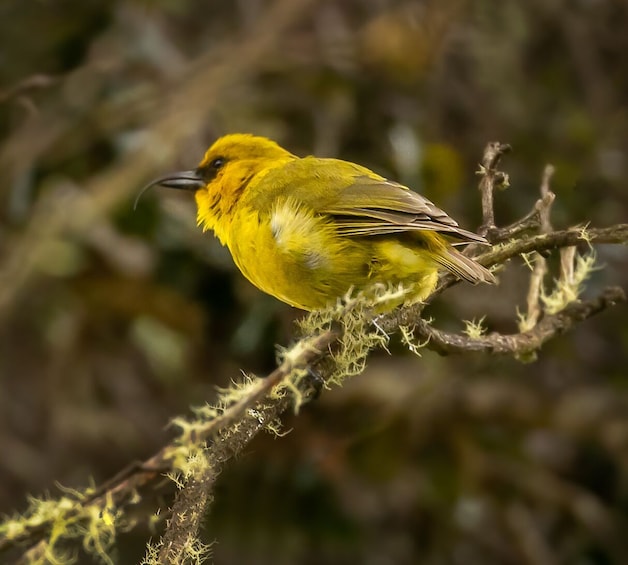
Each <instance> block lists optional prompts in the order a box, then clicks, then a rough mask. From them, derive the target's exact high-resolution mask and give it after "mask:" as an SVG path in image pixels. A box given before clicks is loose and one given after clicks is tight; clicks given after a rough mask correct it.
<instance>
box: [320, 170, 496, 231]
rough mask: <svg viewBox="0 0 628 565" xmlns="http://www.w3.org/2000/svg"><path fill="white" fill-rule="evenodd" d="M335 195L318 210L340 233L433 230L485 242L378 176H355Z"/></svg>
mask: <svg viewBox="0 0 628 565" xmlns="http://www.w3.org/2000/svg"><path fill="white" fill-rule="evenodd" d="M336 196H337V198H336V200H335V201H334V202H330V203H328V204H327V205H326V206H324V207H323V208H322V209H321V210H320V212H322V213H325V214H329V215H330V216H332V217H333V219H334V223H335V224H336V225H337V228H338V232H339V233H340V234H342V235H347V236H369V235H382V234H392V233H400V232H404V231H435V232H440V233H443V234H445V235H449V236H451V237H453V238H455V239H459V240H461V241H463V242H469V243H470V242H476V243H486V239H484V238H483V237H482V236H480V235H477V234H475V233H473V232H471V231H468V230H465V229H463V228H461V227H460V226H459V225H458V223H457V222H456V221H455V220H453V219H452V218H450V217H449V216H448V215H447V214H446V213H445V212H444V211H443V210H441V209H440V208H438V207H437V206H435V205H434V204H433V203H432V202H430V201H429V200H428V199H427V198H424V197H423V196H421V195H420V194H417V193H416V192H413V191H412V190H410V189H408V188H406V187H405V186H403V185H400V184H398V183H395V182H392V181H389V180H386V179H383V178H381V177H376V176H375V177H371V176H368V175H359V176H356V177H354V179H353V183H352V184H350V185H349V186H347V187H346V188H344V189H343V190H341V191H339V192H338V193H337V195H336Z"/></svg>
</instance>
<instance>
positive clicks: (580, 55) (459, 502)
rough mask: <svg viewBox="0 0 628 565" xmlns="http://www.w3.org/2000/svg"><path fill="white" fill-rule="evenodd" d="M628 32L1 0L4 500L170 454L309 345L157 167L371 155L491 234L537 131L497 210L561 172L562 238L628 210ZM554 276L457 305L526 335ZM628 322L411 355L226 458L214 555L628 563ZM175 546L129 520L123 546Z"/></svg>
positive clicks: (346, 0)
mask: <svg viewBox="0 0 628 565" xmlns="http://www.w3.org/2000/svg"><path fill="white" fill-rule="evenodd" d="M626 29H628V4H627V3H626V2H625V1H624V0H527V1H526V2H519V1H514V0H503V1H501V2H495V1H493V0H466V1H465V0H416V1H410V0H335V1H333V0H318V1H314V0H284V1H271V0H212V1H210V0H205V1H201V0H178V1H174V0H136V1H133V0H127V1H111V0H106V1H105V0H91V1H78V0H32V1H29V2H24V1H18V0H4V1H3V2H2V3H0V199H1V205H0V454H1V455H0V512H5V513H10V512H13V511H16V510H20V509H23V508H24V507H25V505H26V497H27V494H29V493H31V494H42V493H46V492H49V493H51V494H52V495H54V493H55V492H57V491H56V487H55V482H57V481H58V482H59V483H61V484H63V485H66V486H70V487H76V488H80V487H84V486H87V485H88V484H90V482H91V481H92V480H94V481H96V482H101V481H103V480H105V479H107V478H108V477H110V476H112V475H113V474H114V473H115V472H116V471H118V470H120V469H121V468H122V467H123V466H125V465H126V464H128V463H129V462H131V461H133V460H137V459H141V458H144V457H147V456H149V455H150V454H151V453H153V452H154V451H156V450H157V449H158V448H159V447H160V446H161V445H163V444H164V442H166V441H167V440H168V439H169V438H171V437H172V435H173V431H172V430H171V429H168V428H167V424H168V422H169V420H170V419H171V418H172V417H174V416H176V415H180V414H185V413H187V412H188V410H189V407H190V406H193V405H199V404H203V403H204V402H206V401H211V400H212V399H213V398H215V394H216V392H215V391H216V386H221V385H225V384H226V383H228V382H229V381H230V380H232V379H237V378H238V377H239V374H240V370H241V369H243V370H245V371H247V372H253V373H256V374H260V375H263V374H264V373H266V372H268V371H269V370H271V369H272V368H273V366H274V360H275V351H276V350H275V345H276V344H286V343H289V342H290V340H291V339H292V337H291V336H292V335H293V331H294V330H293V320H294V319H295V318H298V317H299V316H301V315H302V313H300V312H298V311H296V310H294V309H291V308H289V307H288V306H286V305H283V304H281V303H279V302H277V301H276V300H274V299H272V298H270V297H267V296H264V295H262V294H261V293H260V292H258V291H257V290H256V289H254V288H253V287H252V286H251V285H250V284H249V283H248V282H246V281H245V280H244V279H243V277H242V276H241V275H240V274H239V273H238V272H237V270H236V269H235V267H234V265H233V263H232V262H231V259H230V257H229V255H228V253H227V252H226V250H225V249H223V248H221V247H220V245H219V244H218V242H217V241H216V240H214V239H213V237H212V236H211V234H202V233H201V232H200V230H198V229H197V228H196V225H195V211H194V207H193V203H192V201H191V199H190V197H189V195H188V194H178V193H174V191H173V192H169V191H167V190H165V189H156V190H154V191H152V192H151V193H149V194H147V195H146V196H144V197H143V199H142V200H141V201H140V203H139V205H138V207H137V209H136V210H133V198H134V196H135V195H136V194H137V192H138V190H139V189H140V188H141V186H142V185H143V184H144V183H146V182H148V181H149V180H150V179H151V178H153V177H155V176H158V175H161V174H164V173H167V172H169V171H172V170H177V169H188V168H192V167H193V166H195V164H196V163H197V162H198V161H199V160H200V158H201V156H202V154H203V152H204V150H205V149H206V147H207V146H208V145H209V144H211V142H212V141H213V140H214V139H215V138H216V137H217V136H219V135H221V134H223V133H228V132H236V131H242V132H252V133H257V134H262V135H266V136H269V137H272V138H274V139H276V140H277V141H279V142H280V143H281V144H283V145H284V146H286V147H287V148H289V149H290V150H292V151H293V152H295V153H298V154H301V155H306V154H310V153H314V154H317V155H319V156H335V157H340V158H344V159H348V160H353V161H357V162H360V163H362V164H364V165H367V166H369V167H371V168H373V169H375V170H376V171H378V172H380V173H382V174H384V175H386V176H389V177H391V178H393V179H396V180H400V181H402V182H404V183H406V184H408V185H409V186H411V187H413V188H415V189H416V190H418V191H420V192H421V193H423V194H424V195H426V196H427V197H429V198H431V199H432V200H434V201H435V202H437V203H438V204H439V205H440V206H441V207H443V208H445V209H446V210H447V211H448V212H449V213H450V214H451V215H452V216H454V217H456V218H457V219H458V220H459V221H460V223H462V224H463V225H464V226H466V227H469V228H475V227H477V226H478V224H479V223H480V207H479V198H478V193H477V189H476V186H477V177H476V175H475V171H476V170H477V168H478V166H477V163H478V162H479V160H480V158H481V153H482V149H483V146H484V145H485V143H486V142H487V141H490V140H494V139H497V140H499V141H502V142H508V143H511V144H512V145H513V148H514V152H513V154H512V155H510V156H508V157H507V158H506V160H505V161H504V163H503V165H504V168H505V169H506V170H507V171H508V172H509V173H510V175H511V187H510V188H509V189H508V190H507V191H505V192H502V193H499V194H498V195H497V219H498V222H499V223H501V224H505V223H509V222H511V221H513V220H515V219H516V218H517V217H519V216H521V215H522V214H524V213H525V212H527V211H528V210H529V209H530V208H531V206H532V205H533V204H534V202H535V200H536V198H537V194H538V185H539V181H540V176H541V172H542V169H543V167H544V165H545V164H546V163H547V162H551V163H553V164H554V165H555V166H556V175H555V178H554V183H553V187H554V190H555V192H556V193H557V201H556V205H555V208H554V213H553V222H554V225H555V226H556V227H567V226H569V225H574V224H580V223H586V222H590V223H591V224H593V225H596V226H606V225H610V224H613V223H617V222H625V221H626V217H627V212H628V184H627V172H628V157H627V155H628V105H627V103H628V55H627V54H628V34H627V33H626ZM598 256H599V264H600V267H601V269H600V270H599V271H597V272H596V273H595V274H594V276H593V277H592V279H591V280H590V283H589V285H588V287H587V291H586V292H587V294H594V293H595V292H596V291H599V290H600V289H601V288H602V287H603V286H605V285H608V284H617V285H620V286H623V287H624V288H626V287H627V286H628V256H627V251H626V249H625V248H622V247H610V246H607V247H600V248H598ZM552 260H555V259H552ZM527 280H528V271H527V270H526V268H525V267H524V266H523V264H522V262H520V261H519V262H516V261H514V262H513V263H512V265H510V266H509V268H508V269H507V270H506V272H505V273H504V274H503V276H502V282H501V285H500V286H499V287H498V288H497V289H486V288H473V287H469V286H464V287H463V286H460V287H459V288H456V289H455V290H453V291H452V292H450V293H447V294H446V295H444V296H443V297H442V298H440V299H439V301H438V302H437V303H435V304H434V305H432V306H431V307H430V310H429V313H430V315H432V316H434V318H435V320H436V323H437V324H438V325H439V326H440V327H444V328H448V329H457V330H460V329H461V328H462V327H463V324H462V322H461V320H463V319H473V318H475V319H479V318H481V317H482V316H486V320H485V324H486V325H487V326H488V327H489V328H490V329H492V330H499V331H503V332H513V331H516V313H517V308H522V307H523V306H524V304H525V293H526V285H527ZM549 282H550V281H549V280H548V283H549ZM626 315H627V311H626V307H625V306H620V307H617V308H615V309H614V310H612V311H609V312H606V313H604V314H603V315H600V316H599V317H597V318H595V319H592V320H590V321H587V322H586V323H585V324H583V325H582V326H581V327H578V328H577V329H576V330H575V331H573V332H571V333H569V334H567V335H565V336H562V337H560V338H558V339H556V340H554V341H553V342H552V343H550V344H548V345H547V346H546V347H545V348H544V349H543V351H542V352H541V353H540V355H539V358H538V360H537V361H536V362H534V363H531V364H520V363H518V362H517V361H515V360H512V359H504V358H495V357H488V356H467V357H463V358H454V357H452V358H442V357H439V356H438V355H436V354H433V353H430V352H429V351H426V350H424V352H423V356H422V357H421V358H417V357H415V356H413V355H411V354H410V353H408V352H407V351H406V350H404V348H403V347H401V346H400V345H399V344H397V343H395V342H393V343H392V344H391V349H392V353H393V354H392V355H391V356H389V355H387V354H385V353H377V354H374V355H373V357H372V359H371V362H370V364H369V367H368V369H367V371H366V372H365V374H364V375H361V376H359V377H356V378H355V379H353V380H352V381H351V382H350V383H349V384H348V385H346V386H345V387H344V388H343V389H335V390H330V391H325V392H324V393H323V394H322V396H321V397H320V398H319V399H318V400H317V401H316V402H313V403H311V404H310V405H308V406H306V407H304V408H303V409H302V411H301V413H300V414H299V415H298V417H291V416H288V417H287V418H286V423H285V425H286V429H289V430H291V431H290V433H289V434H288V435H286V436H285V437H282V438H276V437H273V436H270V435H265V436H262V437H259V438H256V440H255V441H254V442H253V443H252V444H251V445H250V446H249V448H248V449H247V450H246V451H245V453H244V454H243V455H242V456H240V457H239V458H238V459H237V460H235V461H233V462H231V464H230V465H229V466H228V467H227V468H226V469H225V471H224V472H223V474H222V476H221V477H220V480H219V483H218V484H217V487H216V492H215V504H214V506H213V507H212V510H211V513H210V515H209V516H208V519H207V526H206V532H205V539H206V540H207V541H212V540H217V543H216V544H215V545H214V549H213V554H214V557H213V560H214V562H215V563H238V564H265V563H269V564H270V563H273V564H283V563H285V564H307V563H312V564H313V563H317V564H334V565H335V564H345V563H347V564H349V563H352V564H353V563H365V564H371V565H388V564H415V563H421V564H439V565H440V564H452V565H453V564H455V565H458V564H459V565H475V564H478V565H479V564H482V565H492V564H512V565H519V564H522V565H525V564H529V565H537V564H538V565H559V564H578V565H607V564H617V565H620V564H622V563H628V542H627V541H626V540H627V539H628V388H627V385H628V378H627V367H628V353H627V351H628V326H627V325H626ZM163 504H164V505H167V501H163ZM152 510H154V508H149V512H150V511H152ZM158 533H159V527H157V530H156V531H154V530H149V528H148V527H147V526H141V525H140V526H139V527H138V528H136V529H135V530H133V531H132V532H130V533H128V534H125V535H123V536H121V537H120V539H119V542H118V544H117V548H116V554H115V556H116V557H115V558H116V561H117V562H119V563H135V562H138V561H139V559H140V558H141V556H142V555H143V552H144V545H145V543H146V540H147V539H148V537H149V536H150V535H157V534H158ZM80 562H85V563H90V561H89V560H88V559H87V558H86V557H84V556H83V557H80Z"/></svg>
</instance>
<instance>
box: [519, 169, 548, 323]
mask: <svg viewBox="0 0 628 565" xmlns="http://www.w3.org/2000/svg"><path fill="white" fill-rule="evenodd" d="M553 176H554V167H553V166H552V165H546V166H545V170H544V171H543V178H542V180H541V189H540V191H541V198H540V199H539V200H538V201H537V203H536V206H535V207H536V209H537V210H538V213H539V224H540V231H541V233H549V232H551V231H552V224H551V219H550V218H551V212H552V204H553V203H554V199H555V198H556V196H555V194H554V193H553V192H552V191H551V190H550V182H551V180H552V177H553ZM532 263H533V264H534V266H533V268H532V274H531V275H530V283H529V286H528V295H527V297H526V304H527V313H526V315H525V316H522V317H521V319H520V322H519V331H521V332H526V331H529V330H531V329H532V328H533V327H534V326H536V324H537V322H538V321H539V319H540V318H541V314H542V313H543V307H542V304H541V296H542V295H543V279H544V278H545V275H546V274H547V260H546V259H545V257H543V255H542V254H541V253H539V252H538V251H535V252H534V253H533V256H532Z"/></svg>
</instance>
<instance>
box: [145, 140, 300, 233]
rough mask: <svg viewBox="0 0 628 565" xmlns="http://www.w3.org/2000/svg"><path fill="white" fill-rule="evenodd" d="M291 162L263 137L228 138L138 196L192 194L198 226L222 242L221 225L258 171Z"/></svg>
mask: <svg viewBox="0 0 628 565" xmlns="http://www.w3.org/2000/svg"><path fill="white" fill-rule="evenodd" d="M294 158H295V156H294V155H292V154H291V153H290V152H288V151H286V150H285V149H283V148H282V147H280V146H279V145H278V144H277V143H275V142H274V141H272V140H270V139H267V138H265V137H260V136H255V135H250V134H244V133H234V134H229V135H225V136H223V137H221V138H219V139H218V140H216V141H215V142H214V144H213V145H212V146H211V147H210V148H209V149H208V150H207V152H206V153H205V156H204V157H203V160H202V161H201V162H200V164H199V166H198V167H197V168H196V169H191V170H188V171H179V172H175V173H170V174H168V175H165V176H163V177H159V178H157V179H155V180H154V181H152V182H151V183H149V184H148V185H147V186H146V187H144V188H143V189H142V191H141V192H140V196H141V194H142V193H143V192H144V191H146V190H148V189H149V188H151V187H153V186H165V187H167V188H176V189H180V190H190V191H192V192H194V197H195V200H196V204H197V206H198V216H197V220H198V223H199V224H200V225H202V226H203V228H204V229H213V230H214V231H215V232H216V233H217V235H218V236H219V237H220V238H221V239H223V237H222V234H221V227H222V226H221V223H222V221H225V222H226V223H229V220H230V218H231V217H232V215H233V213H234V211H235V210H236V205H237V203H238V202H239V200H240V198H241V196H242V194H243V193H244V192H245V191H246V188H247V186H248V184H249V182H250V181H251V180H252V179H253V178H254V177H255V176H256V175H257V174H259V173H261V172H262V171H264V170H266V169H270V168H273V167H275V166H280V165H282V164H283V163H285V162H286V161H289V160H291V159H294ZM138 198H139V196H138Z"/></svg>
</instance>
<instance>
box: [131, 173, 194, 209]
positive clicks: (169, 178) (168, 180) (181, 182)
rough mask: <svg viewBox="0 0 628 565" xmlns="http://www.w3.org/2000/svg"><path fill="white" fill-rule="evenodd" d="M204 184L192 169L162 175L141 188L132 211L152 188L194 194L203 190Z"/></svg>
mask: <svg viewBox="0 0 628 565" xmlns="http://www.w3.org/2000/svg"><path fill="white" fill-rule="evenodd" d="M205 184H206V183H205V180H204V179H203V178H202V177H201V175H200V173H199V172H198V170H196V169H192V170H190V171H178V172H176V173H170V174H168V175H164V176H163V177H159V178H156V179H155V180H153V181H151V182H149V183H148V184H147V185H146V186H145V187H144V188H142V190H140V193H139V194H138V195H137V198H136V199H135V203H134V204H133V209H135V208H136V207H137V203H138V202H139V200H140V198H141V197H142V195H143V194H144V193H145V192H146V191H147V190H148V189H149V188H152V187H153V186H165V187H166V188H176V189H179V190H191V191H193V192H196V191H197V190H198V189H199V188H203V187H204V186H205Z"/></svg>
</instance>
